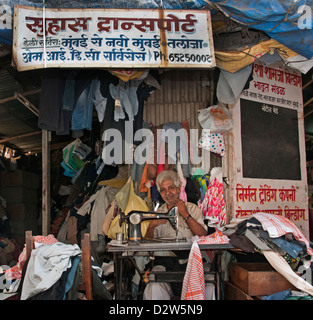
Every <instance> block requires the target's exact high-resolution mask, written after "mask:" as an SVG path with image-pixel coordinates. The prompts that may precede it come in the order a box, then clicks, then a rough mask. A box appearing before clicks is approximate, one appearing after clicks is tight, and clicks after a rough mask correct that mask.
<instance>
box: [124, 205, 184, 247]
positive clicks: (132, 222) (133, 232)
mask: <svg viewBox="0 0 313 320" xmlns="http://www.w3.org/2000/svg"><path fill="white" fill-rule="evenodd" d="M177 214H178V213H177V207H173V208H172V209H170V210H169V211H168V212H167V213H158V212H154V211H138V210H133V211H131V212H129V213H128V214H127V215H125V214H124V213H123V212H121V211H119V225H120V227H122V225H123V222H126V223H127V224H128V241H130V242H142V233H141V222H142V221H145V220H154V219H168V220H169V222H170V223H171V226H172V228H173V229H174V230H175V231H176V240H178V227H177V219H178V218H177Z"/></svg>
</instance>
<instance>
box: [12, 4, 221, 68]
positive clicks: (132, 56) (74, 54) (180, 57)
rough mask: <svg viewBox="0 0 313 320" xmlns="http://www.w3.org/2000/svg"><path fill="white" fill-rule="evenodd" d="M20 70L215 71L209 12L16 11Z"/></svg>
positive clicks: (15, 40) (16, 54)
mask: <svg viewBox="0 0 313 320" xmlns="http://www.w3.org/2000/svg"><path fill="white" fill-rule="evenodd" d="M14 26H15V27H14V35H13V56H14V60H15V63H16V66H17V69H18V70H19V71H22V70H29V69H34V68H45V67H61V68H66V67H91V68H97V67H102V68H103V67H105V68H111V67H113V68H140V67H144V68H158V67H166V68H186V67H191V68H212V67H214V66H215V57H214V49H213V40H212V29H211V17H210V11H206V10H201V11H200V10H197V11H196V10H194V11H190V10H146V9H140V10H139V9H138V10H135V9H45V11H44V12H43V9H42V8H34V7H26V6H19V5H16V6H15V7H14Z"/></svg>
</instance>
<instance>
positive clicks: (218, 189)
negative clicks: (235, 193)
mask: <svg viewBox="0 0 313 320" xmlns="http://www.w3.org/2000/svg"><path fill="white" fill-rule="evenodd" d="M199 208H200V209H201V210H202V212H203V216H204V217H207V218H208V219H212V218H217V219H218V222H217V227H220V226H223V225H225V224H226V223H227V215H226V204H225V200H224V191H223V182H222V181H218V179H216V178H214V180H213V181H211V182H210V183H209V186H208V188H207V190H206V193H205V195H204V199H203V201H202V203H200V204H199Z"/></svg>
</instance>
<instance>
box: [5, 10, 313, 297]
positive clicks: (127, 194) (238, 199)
mask: <svg viewBox="0 0 313 320" xmlns="http://www.w3.org/2000/svg"><path fill="white" fill-rule="evenodd" d="M83 11H84V15H82V16H81V18H79V21H77V20H75V23H73V21H72V20H70V18H69V13H70V12H71V11H70V10H57V16H56V17H55V16H54V15H55V10H53V9H51V10H50V9H47V10H46V11H45V14H46V15H45V18H46V19H47V21H48V22H49V19H52V17H53V19H54V20H53V19H52V20H53V23H52V22H51V24H50V25H49V23H48V26H50V28H48V29H47V30H46V31H47V33H43V31H44V30H43V29H42V24H40V21H42V20H40V19H41V16H40V15H41V14H42V10H39V9H38V8H25V7H19V6H18V7H17V11H16V21H18V23H17V27H16V31H15V32H16V34H15V37H17V35H18V37H20V36H21V34H24V32H26V34H25V38H24V43H23V44H22V42H15V45H14V58H15V63H16V64H17V67H18V69H19V70H21V71H22V70H26V69H27V68H29V67H31V68H42V69H43V72H42V91H41V99H40V113H39V122H38V125H39V127H40V128H41V129H42V130H43V131H44V132H47V133H48V132H50V131H55V132H56V133H57V134H67V135H72V138H73V141H72V142H71V143H70V144H68V145H67V146H66V147H65V148H64V149H63V150H62V152H61V158H62V159H61V160H62V161H60V162H61V166H62V169H63V172H62V179H61V178H60V179H59V180H58V186H54V187H58V191H57V195H56V196H55V198H53V199H51V200H53V206H50V208H51V216H50V212H49V213H47V212H46V213H43V214H44V215H45V217H43V224H44V226H43V230H46V234H44V235H42V236H35V237H34V242H35V247H38V248H41V250H42V251H44V250H45V246H42V245H41V246H38V243H41V244H42V243H44V244H50V245H56V246H59V247H60V255H61V254H62V247H63V244H64V245H69V246H70V247H71V250H68V251H67V261H72V262H73V263H72V267H71V268H68V272H69V273H71V274H72V275H73V274H74V275H75V277H74V279H76V275H77V274H78V273H79V270H80V267H79V259H76V258H77V257H79V256H80V253H81V252H80V249H79V248H80V246H81V241H82V238H83V236H84V234H85V233H89V234H90V239H91V255H92V257H93V262H92V265H93V269H94V270H95V271H96V274H97V277H96V279H97V282H96V284H97V286H95V287H96V288H99V287H100V290H99V291H95V297H94V298H96V299H106V300H110V299H114V298H115V297H116V295H115V294H116V278H117V275H118V274H117V270H116V265H115V264H114V259H113V255H112V250H111V251H110V250H108V247H109V246H111V247H112V246H115V248H116V247H119V248H122V249H121V250H124V249H125V246H127V243H125V242H123V241H122V243H120V242H118V241H117V239H116V233H124V239H125V240H127V232H125V229H124V226H125V225H123V224H121V223H120V215H119V213H120V212H123V213H124V214H126V215H127V213H129V212H130V211H131V210H133V209H134V208H135V209H136V210H142V211H153V210H155V209H156V208H157V207H158V206H159V205H160V204H162V199H161V197H160V195H159V193H158V192H157V189H156V186H155V178H156V176H157V175H158V173H159V172H161V171H163V170H165V169H170V170H175V171H176V172H177V173H178V175H179V177H180V180H181V183H182V189H181V190H182V191H181V194H180V197H181V199H183V200H185V201H189V202H193V203H195V204H197V205H198V206H199V207H200V208H201V209H202V212H203V218H204V220H205V221H206V223H207V225H208V227H209V232H208V236H206V237H201V238H194V239H193V241H192V243H190V254H189V259H188V265H187V271H188V272H186V274H185V276H184V277H183V279H182V281H183V291H182V294H181V297H178V298H180V299H181V300H187V299H194V300H200V299H201V300H215V299H217V298H219V299H240V300H242V299H247V300H251V299H264V300H266V299H287V298H288V299H299V298H301V299H302V298H303V299H311V296H312V294H313V288H312V286H311V278H310V270H311V269H310V264H311V257H312V254H313V251H312V249H311V247H310V243H309V241H308V240H307V231H308V228H307V221H306V218H305V217H307V216H306V213H307V211H306V210H307V209H305V208H304V207H301V205H303V201H304V199H305V185H304V181H305V171H304V169H305V166H304V168H303V158H302V157H301V156H300V154H301V152H302V151H303V148H304V146H303V143H302V142H301V137H303V124H301V121H300V120H301V112H303V111H302V105H301V102H299V101H301V97H300V95H299V91H298V89H299V86H298V82H297V81H298V77H300V75H299V74H298V73H297V72H294V71H290V70H287V69H284V68H282V67H279V68H278V69H277V71H275V72H273V71H270V72H269V70H268V69H265V66H263V65H261V64H251V62H250V63H248V65H247V66H246V67H245V68H243V67H242V68H241V70H240V71H238V73H237V72H236V73H234V74H233V75H230V74H229V73H226V72H224V71H221V72H220V73H219V72H216V71H217V70H213V68H214V67H215V54H214V50H213V43H212V35H211V29H210V28H211V26H210V19H209V17H210V16H209V13H208V12H207V11H180V12H179V13H177V12H175V14H177V16H175V17H174V16H172V12H171V11H166V10H164V11H163V10H162V11H154V10H147V11H144V12H145V16H144V18H143V17H141V16H138V17H137V15H140V14H141V11H135V12H134V16H135V15H136V18H138V19H139V21H140V23H138V21H137V20H136V21H137V22H136V23H135V22H133V20H132V19H129V20H130V21H127V22H125V19H124V18H125V17H124V14H125V12H124V11H123V10H112V11H108V12H107V13H108V18H107V19H106V20H103V19H100V18H101V16H99V15H98V11H97V10H93V11H89V10H83ZM160 12H162V13H163V16H162V17H160V16H159V13H160ZM113 16H114V18H113ZM38 17H39V18H38ZM91 17H92V18H91ZM195 17H196V18H197V20H198V21H200V22H201V23H199V25H195V24H194V20H193V19H195ZM61 18H62V19H65V20H66V19H68V20H69V21H67V23H68V24H67V28H66V30H62V31H66V35H65V34H64V33H62V34H61V33H59V34H58V33H55V29H54V28H53V27H55V25H54V24H55V23H56V21H55V19H61ZM38 19H39V20H38ZM93 19H94V20H95V21H96V19H98V23H97V24H95V25H94V24H92V21H93ZM30 20H31V21H30ZM62 21H64V20H62ZM160 21H161V22H160ZM147 22H149V23H147ZM153 23H157V25H158V28H157V30H158V32H156V34H155V33H153V32H152V31H155V30H152V29H151V28H152V27H151V25H153ZM117 24H120V25H119V26H120V27H121V29H119V30H117V29H118V27H117ZM87 25H88V26H89V29H88V33H87ZM62 26H64V25H63V24H62V25H59V27H60V28H61V27H62ZM170 26H171V28H178V29H179V30H178V29H177V30H175V31H177V32H178V31H180V32H181V34H177V33H176V34H175V38H171V34H170V32H165V30H167V31H169V30H168V29H167V28H170ZM198 27H199V28H200V29H199V30H198V29H197V30H194V28H198ZM93 28H95V29H93ZM142 28H145V31H147V29H149V30H150V31H151V35H149V36H147V35H146V34H145V35H144V37H143V34H142V33H141V32H142ZM109 29H110V31H112V32H111V33H110V36H109V37H107V34H106V33H105V32H107V31H108V30H109ZM25 30H26V31H25ZM121 30H123V32H121ZM89 32H90V33H89ZM199 33H201V39H200V38H198V35H199ZM43 34H44V35H45V37H44V39H43V38H42V35H43ZM104 34H105V36H104ZM36 37H37V38H36ZM35 41H37V44H39V45H40V46H41V47H42V50H38V48H36V46H33V43H34V42H35ZM55 46H56V47H57V49H55ZM100 47H101V50H100V49H99V48H100ZM103 47H104V48H105V51H104V49H103ZM182 48H183V49H182ZM176 50H177V51H176ZM44 57H45V58H46V59H45V60H44V59H43V58H44ZM135 60H136V61H135ZM117 61H118V63H116V62H117ZM135 62H136V64H135ZM104 65H105V66H106V69H103V66H104ZM134 65H135V66H137V68H135V67H134ZM262 68H264V69H263V73H262V76H261V73H260V72H261V71H260V70H261V69H262ZM182 69H183V70H182ZM273 70H276V69H273ZM214 72H215V73H214ZM280 72H281V73H282V74H281V73H280ZM274 74H275V77H276V74H277V77H278V79H281V78H279V76H280V77H284V82H282V81H281V82H280V83H278V82H279V81H278V80H276V78H275V79H274V76H273V75H274ZM288 74H290V76H288ZM216 75H218V76H219V77H218V81H217V82H216V83H215V81H214V79H215V78H216ZM269 75H270V76H269ZM260 77H261V78H262V79H260ZM286 77H287V78H288V79H289V82H288V83H287V82H286V81H285V79H287V78H286ZM291 78H292V80H291ZM238 79H240V81H238ZM277 81H278V82H277ZM234 83H235V85H234ZM238 83H239V84H240V85H238ZM279 84H280V85H279ZM215 85H216V86H215ZM284 85H288V87H284ZM264 88H265V89H264ZM267 88H268V89H267ZM269 88H271V90H272V88H274V89H273V90H274V91H271V92H272V93H273V94H270V93H269V90H270V89H269ZM291 88H292V89H294V90H295V91H294V93H292V94H291V96H290V97H288V99H285V98H284V99H283V98H282V93H283V92H287V90H290V89H291ZM267 90H268V91H267ZM284 90H285V91H284ZM274 99H275V100H274ZM279 99H280V100H279ZM282 100H284V101H290V103H289V102H286V104H285V102H284V101H282ZM261 101H262V102H261ZM263 102H264V103H263ZM265 102H266V103H265ZM270 102H271V103H270ZM246 105H248V107H247V106H246ZM238 108H239V109H240V110H238ZM251 110H254V111H255V112H258V113H257V115H258V116H257V117H256V116H255V113H254V112H252V114H251ZM267 116H268V117H270V118H271V119H272V118H273V117H275V116H279V119H277V118H278V117H277V118H275V119H273V121H274V127H275V128H277V127H279V128H282V127H284V128H285V130H284V131H283V132H277V131H275V130H273V129H272V126H269V125H268V118H267ZM280 116H282V117H280ZM295 119H296V120H295ZM252 120H253V121H258V122H257V124H259V123H263V120H264V122H265V123H266V124H267V127H265V128H264V127H263V131H269V132H271V134H272V137H275V136H278V141H280V140H281V139H282V137H283V136H284V133H286V131H288V130H289V128H292V130H290V131H291V132H290V136H288V138H286V139H287V140H286V139H285V140H284V143H285V144H284V146H285V147H282V148H281V149H280V150H281V151H283V150H285V149H286V145H288V146H289V144H287V142H290V140H292V139H293V140H292V141H293V147H294V148H293V149H294V151H295V152H296V150H298V155H299V157H298V158H297V160H298V162H297V164H298V165H297V166H296V169H295V170H296V172H294V175H292V176H289V175H288V176H285V175H286V174H287V172H288V171H289V170H288V168H286V166H287V164H284V169H282V170H281V171H282V173H283V176H278V177H277V176H275V175H273V176H272V175H270V176H262V175H261V176H256V175H257V174H259V173H255V172H254V171H253V170H252V169H254V170H255V169H257V168H259V163H258V162H256V161H255V158H254V157H253V154H254V152H256V150H259V151H260V154H259V157H260V158H261V156H262V155H265V154H267V155H269V154H270V155H271V154H272V153H271V149H265V151H263V149H261V148H260V144H261V142H262V143H263V144H266V143H267V141H268V139H267V137H264V135H263V136H262V135H261V133H260V132H259V131H257V132H254V131H253V130H257V128H256V125H255V124H256V122H253V121H252ZM261 120H262V121H261ZM275 121H276V122H275ZM288 121H289V122H288ZM286 123H288V128H286ZM139 129H141V130H139ZM195 129H198V131H195ZM269 129H271V130H272V131H270V130H269ZM166 132H168V135H167V134H166ZM170 132H171V134H170ZM251 133H253V135H251ZM295 135H296V138H295ZM177 136H179V142H180V143H179V144H178V145H176V144H174V146H175V147H172V145H171V144H170V143H171V142H172V141H173V140H176V137H177ZM173 137H174V138H173ZM258 137H260V139H261V140H262V141H261V142H259V144H257V143H256V138H258ZM249 139H250V140H249ZM47 141H48V140H47ZM272 141H273V144H274V141H277V140H273V139H272ZM272 141H271V142H272ZM296 142H298V144H297V143H296ZM269 145H272V144H269ZM46 151H49V149H48V147H47V149H46ZM143 151H144V153H143ZM262 153H263V154H262ZM48 154H49V153H48ZM288 155H289V156H290V157H293V155H294V154H293V153H292V152H290V153H288ZM46 156H47V154H46ZM252 158H253V160H252ZM264 161H265V160H264V159H262V161H261V163H263V162H264ZM281 161H282V159H279V160H277V161H275V162H274V164H275V168H277V163H279V164H281ZM274 164H273V163H269V164H268V163H266V164H265V167H262V172H261V173H262V174H263V173H264V172H265V173H266V174H267V172H268V168H271V167H272V166H274ZM251 167H252V169H251ZM48 169H49V167H47V170H48ZM276 171H277V170H274V172H275V174H276V173H277V172H276ZM44 174H45V173H44V172H43V175H44ZM277 174H278V173H277ZM288 174H292V173H289V172H288ZM47 177H48V175H47ZM268 179H271V180H268ZM61 180H62V182H60V181H61ZM53 189H55V188H53ZM47 190H49V187H48V186H47ZM47 200H49V199H47ZM274 200H275V201H274ZM304 202H305V201H304ZM300 203H301V205H300ZM274 204H275V208H274V207H272V206H273V205H274ZM269 205H270V206H269ZM279 210H282V211H281V212H280V211H279ZM274 211H275V212H274ZM298 216H299V219H298V220H297V217H298ZM300 216H302V217H304V218H303V219H302V220H301V219H300ZM295 217H296V218H295ZM50 221H51V223H50ZM146 222H147V221H146ZM299 222H300V223H299ZM147 225H148V222H147V223H142V225H141V230H142V233H143V234H144V233H145V230H146V228H147ZM36 243H37V245H36ZM58 244H59V245H58ZM61 244H62V245H61ZM218 246H220V247H223V246H225V248H227V250H222V252H221V251H220V250H217V249H216V248H218ZM47 248H48V247H47ZM201 248H205V249H201ZM210 248H211V249H210ZM217 257H218V259H219V260H218V261H219V263H218V265H217V266H218V270H214V268H215V267H216V264H215V262H216V259H217ZM32 259H35V255H34V257H33V258H32V256H31V258H30V260H29V262H30V263H29V262H28V265H30V267H28V266H25V262H26V256H25V252H24V251H23V252H22V254H21V255H20V257H19V260H18V263H17V265H16V266H14V267H13V268H10V269H9V270H6V271H5V277H6V279H7V280H8V281H10V283H11V284H14V285H13V286H11V287H10V290H11V291H10V290H6V291H10V292H11V293H15V292H19V293H20V298H21V299H46V298H47V293H49V290H50V289H51V288H52V287H54V288H56V286H62V283H61V282H60V279H63V280H64V279H65V278H64V277H66V276H67V274H65V272H64V273H62V276H61V274H59V277H55V278H54V279H51V280H50V282H49V284H50V285H51V286H50V287H49V288H43V287H40V286H38V287H36V286H34V285H33V283H32V284H31V277H30V276H29V274H30V273H31V271H32V270H31V266H32V265H33V263H34V261H35V260H34V261H32ZM147 259H148V257H143V258H142V257H140V258H138V259H136V264H137V267H138V268H139V269H141V270H143V268H144V264H145V263H146V262H147ZM74 262H75V263H74ZM23 266H25V267H24V268H26V271H25V270H24V271H23ZM73 267H74V268H73ZM27 270H28V273H27ZM42 271H43V273H45V274H46V275H47V277H49V274H48V273H49V270H42ZM64 271H65V270H64ZM211 271H214V272H215V273H216V271H218V276H219V281H218V284H217V283H214V282H213V284H212V281H210V280H211V278H210V277H209V272H211ZM139 274H140V273H139V272H138V270H137V269H136V268H134V266H133V265H132V264H129V265H128V264H127V265H126V266H125V267H124V273H123V290H124V295H123V298H124V299H130V300H132V299H133V300H135V299H140V298H141V296H140V292H139V289H140V284H141V281H142V278H141V277H140V276H139ZM22 275H25V277H24V280H22V277H21V276H22ZM72 279H73V278H72ZM77 281H78V280H77ZM99 281H100V282H99ZM74 283H75V282H71V283H70V285H68V286H67V287H66V288H67V291H66V294H63V295H62V296H58V297H55V299H71V298H73V297H75V298H76V299H77V298H80V299H84V297H83V296H82V295H78V294H77V293H76V291H75V288H77V287H75V286H74ZM273 284H274V285H275V286H274V285H273ZM217 285H218V286H219V289H221V290H220V291H219V295H217V287H216V286H217ZM61 291H62V290H61ZM55 292H56V291H55ZM62 292H64V291H62ZM99 292H100V293H99ZM272 294H274V296H272Z"/></svg>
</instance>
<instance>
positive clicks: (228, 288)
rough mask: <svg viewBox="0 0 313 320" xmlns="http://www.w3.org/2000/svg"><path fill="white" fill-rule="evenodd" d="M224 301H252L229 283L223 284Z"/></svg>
mask: <svg viewBox="0 0 313 320" xmlns="http://www.w3.org/2000/svg"><path fill="white" fill-rule="evenodd" d="M225 300H254V299H253V298H252V297H251V296H249V295H248V294H246V293H244V292H243V291H242V290H240V289H239V288H238V287H236V286H234V285H233V284H231V283H230V282H227V281H226V282H225Z"/></svg>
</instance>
